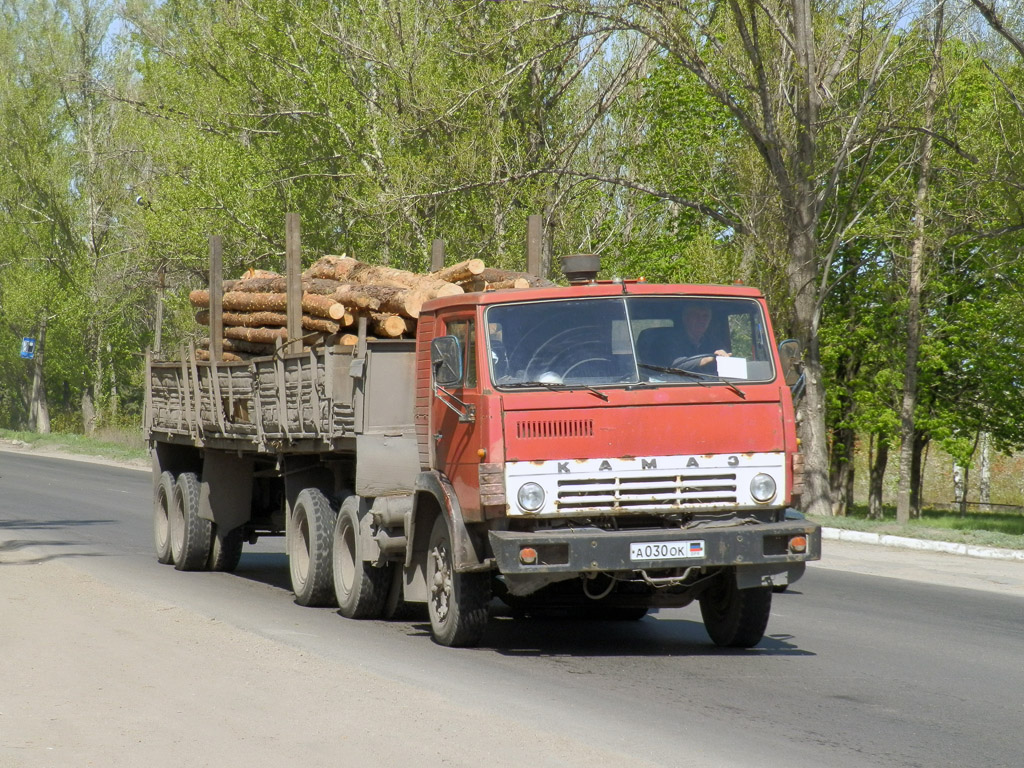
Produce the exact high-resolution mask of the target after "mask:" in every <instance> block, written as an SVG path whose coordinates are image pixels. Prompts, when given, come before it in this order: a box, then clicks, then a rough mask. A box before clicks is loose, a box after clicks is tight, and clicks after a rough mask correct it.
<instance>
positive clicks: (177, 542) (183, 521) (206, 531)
mask: <svg viewBox="0 0 1024 768" xmlns="http://www.w3.org/2000/svg"><path fill="white" fill-rule="evenodd" d="M169 522H170V525H169V529H170V539H171V555H172V556H173V557H174V567H175V568H177V569H178V570H179V571H201V570H203V569H204V568H205V567H206V560H207V558H208V557H209V556H210V536H211V533H212V530H213V523H211V522H210V521H209V520H206V519H205V518H202V517H200V516H199V478H198V477H197V476H196V474H195V473H194V472H182V473H181V474H180V475H178V479H177V481H176V482H175V483H174V504H173V506H172V513H171V514H170V517H169Z"/></svg>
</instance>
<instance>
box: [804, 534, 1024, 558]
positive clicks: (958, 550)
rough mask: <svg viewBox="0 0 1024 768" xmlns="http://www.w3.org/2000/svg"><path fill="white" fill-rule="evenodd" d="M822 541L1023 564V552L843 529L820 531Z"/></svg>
mask: <svg viewBox="0 0 1024 768" xmlns="http://www.w3.org/2000/svg"><path fill="white" fill-rule="evenodd" d="M821 538H822V539H831V540H833V541H848V542H851V543H853V544H879V545H881V546H883V547H897V548H900V549H913V550H917V551H921V552H943V553H945V554H948V555H965V556H967V557H981V558H985V559H988V560H1017V561H1020V562H1024V550H1019V549H998V548H996V547H979V546H977V545H974V544H957V543H954V542H951V541H929V540H927V539H910V538H907V537H906V536H891V535H888V534H881V533H868V532H867V531H849V530H846V529H844V528H825V527H822V529H821Z"/></svg>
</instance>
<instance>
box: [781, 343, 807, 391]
mask: <svg viewBox="0 0 1024 768" xmlns="http://www.w3.org/2000/svg"><path fill="white" fill-rule="evenodd" d="M802 353H803V350H802V349H801V348H800V342H799V341H797V340H796V339H786V340H785V341H782V342H779V358H780V359H781V360H782V376H783V377H784V378H785V379H786V384H788V385H789V386H791V387H792V386H793V385H794V384H796V382H797V379H799V378H800V356H801V354H802Z"/></svg>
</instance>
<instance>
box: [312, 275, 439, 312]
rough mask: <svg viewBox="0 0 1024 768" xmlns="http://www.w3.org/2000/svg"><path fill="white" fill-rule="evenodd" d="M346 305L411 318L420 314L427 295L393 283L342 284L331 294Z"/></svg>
mask: <svg viewBox="0 0 1024 768" xmlns="http://www.w3.org/2000/svg"><path fill="white" fill-rule="evenodd" d="M331 298H332V299H334V300H335V301H337V302H339V303H341V304H344V305H345V306H346V307H353V308H354V309H363V310H370V311H381V312H390V313H391V314H394V315H402V316H404V317H411V318H413V319H415V318H417V317H419V316H420V310H421V309H422V307H423V302H424V301H426V300H427V297H426V296H425V295H424V294H422V293H420V292H418V291H416V290H415V289H409V288H402V287H398V286H393V285H353V284H351V283H346V284H344V285H342V286H341V287H340V288H339V289H338V290H337V291H335V293H334V294H333V295H332V296H331Z"/></svg>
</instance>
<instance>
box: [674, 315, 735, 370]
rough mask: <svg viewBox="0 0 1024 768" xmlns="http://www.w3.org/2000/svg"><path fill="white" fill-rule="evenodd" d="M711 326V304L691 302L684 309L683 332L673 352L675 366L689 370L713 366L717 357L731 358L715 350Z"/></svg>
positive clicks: (728, 354) (723, 352) (727, 354)
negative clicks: (709, 332) (710, 333)
mask: <svg viewBox="0 0 1024 768" xmlns="http://www.w3.org/2000/svg"><path fill="white" fill-rule="evenodd" d="M710 325H711V304H709V303H708V302H706V301H689V302H687V303H686V306H685V307H684V308H683V328H682V330H683V332H682V334H680V335H679V336H678V337H677V340H676V344H675V345H674V348H673V352H674V354H675V360H674V361H673V363H672V364H673V366H676V367H680V366H682V367H685V368H687V369H696V368H702V367H704V366H707V365H711V363H713V362H714V360H715V357H731V356H732V355H731V354H730V353H729V352H728V351H727V350H724V349H715V343H714V341H713V340H712V339H711V337H710V335H709V334H708V328H709V326H710Z"/></svg>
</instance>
